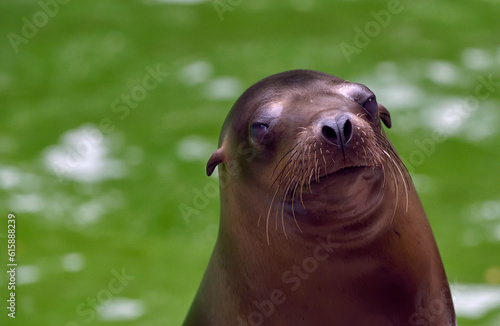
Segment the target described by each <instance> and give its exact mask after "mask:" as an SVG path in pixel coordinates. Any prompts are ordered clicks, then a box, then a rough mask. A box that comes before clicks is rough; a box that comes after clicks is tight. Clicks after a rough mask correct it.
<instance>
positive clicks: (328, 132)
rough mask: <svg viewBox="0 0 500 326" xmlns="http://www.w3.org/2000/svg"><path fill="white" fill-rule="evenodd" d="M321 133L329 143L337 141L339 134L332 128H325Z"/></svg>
mask: <svg viewBox="0 0 500 326" xmlns="http://www.w3.org/2000/svg"><path fill="white" fill-rule="evenodd" d="M321 132H322V133H323V136H325V138H326V139H328V140H329V141H332V142H336V141H337V133H336V132H335V130H333V128H332V127H328V126H323V128H322V129H321Z"/></svg>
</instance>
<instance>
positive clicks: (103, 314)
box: [97, 298, 144, 321]
mask: <svg viewBox="0 0 500 326" xmlns="http://www.w3.org/2000/svg"><path fill="white" fill-rule="evenodd" d="M97 311H98V312H99V316H100V318H101V319H102V320H105V321H126V320H134V319H137V318H139V317H141V316H142V315H144V305H143V303H142V301H140V300H132V299H127V298H114V299H111V300H110V301H109V302H108V303H106V304H104V305H102V306H101V307H100V308H99V309H97Z"/></svg>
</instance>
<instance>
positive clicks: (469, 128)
mask: <svg viewBox="0 0 500 326" xmlns="http://www.w3.org/2000/svg"><path fill="white" fill-rule="evenodd" d="M494 107H495V104H494V103H492V102H478V101H477V100H476V99H475V98H473V97H466V98H461V97H449V98H444V99H439V100H435V101H431V104H430V107H428V108H426V109H423V110H422V111H421V123H422V124H423V125H424V126H426V127H428V128H430V129H433V130H436V131H439V132H441V133H443V134H445V135H447V136H459V137H461V138H464V139H465V140H468V141H471V142H476V141H479V140H483V139H486V138H489V137H492V136H494V135H496V134H497V133H498V128H497V125H498V120H499V114H498V112H497V110H496V109H495V108H494Z"/></svg>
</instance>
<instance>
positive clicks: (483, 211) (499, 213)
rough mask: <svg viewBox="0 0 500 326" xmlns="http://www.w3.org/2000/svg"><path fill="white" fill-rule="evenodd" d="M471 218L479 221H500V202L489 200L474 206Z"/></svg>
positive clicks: (471, 209) (471, 208)
mask: <svg viewBox="0 0 500 326" xmlns="http://www.w3.org/2000/svg"><path fill="white" fill-rule="evenodd" d="M470 216H471V217H472V218H474V219H477V220H483V221H484V220H486V221H493V220H498V221H500V201H498V200H488V201H484V202H482V203H476V204H473V205H472V206H471V207H470Z"/></svg>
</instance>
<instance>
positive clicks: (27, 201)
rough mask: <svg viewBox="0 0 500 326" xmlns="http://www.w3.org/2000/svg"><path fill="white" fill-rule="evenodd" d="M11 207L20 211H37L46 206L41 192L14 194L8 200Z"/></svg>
mask: <svg viewBox="0 0 500 326" xmlns="http://www.w3.org/2000/svg"><path fill="white" fill-rule="evenodd" d="M8 205H9V208H10V209H11V210H12V211H14V212H18V213H35V212H39V211H41V210H42V209H44V207H45V202H44V200H43V198H42V196H41V195H40V194H36V193H33V194H12V195H11V196H10V197H9V200H8Z"/></svg>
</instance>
